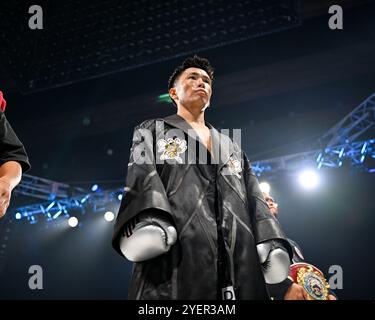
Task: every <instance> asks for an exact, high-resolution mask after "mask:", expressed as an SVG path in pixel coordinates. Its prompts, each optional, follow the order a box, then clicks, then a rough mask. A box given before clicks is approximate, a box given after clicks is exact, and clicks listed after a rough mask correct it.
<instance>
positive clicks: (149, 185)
mask: <svg viewBox="0 0 375 320" xmlns="http://www.w3.org/2000/svg"><path fill="white" fill-rule="evenodd" d="M206 125H207V126H208V127H209V128H210V130H211V138H212V152H213V155H214V158H216V159H217V161H216V162H217V164H216V165H215V167H212V165H211V164H201V163H200V161H199V160H201V159H197V156H196V154H197V150H194V147H193V146H194V143H193V144H189V143H187V144H186V145H187V148H186V150H185V148H184V146H185V143H183V141H185V142H186V140H189V139H190V141H192V140H193V141H194V139H196V136H194V135H192V134H191V131H190V132H189V131H188V130H192V128H191V127H190V125H189V124H188V123H187V122H186V121H185V120H184V119H183V118H182V117H180V116H179V115H177V114H175V115H172V116H169V117H166V118H163V119H151V120H147V121H145V122H143V123H142V124H140V125H138V126H137V127H136V128H135V131H134V137H133V146H132V148H131V154H130V161H129V165H128V172H127V178H126V187H125V192H124V196H123V199H122V203H121V206H120V209H119V212H118V216H117V219H116V223H115V228H114V235H113V242H112V243H113V246H114V248H115V249H116V250H117V252H118V253H119V254H122V253H121V251H120V248H119V239H120V237H121V235H122V234H123V232H124V225H125V224H126V223H128V222H129V221H131V220H132V219H133V218H134V217H135V216H136V215H137V214H139V213H140V212H142V211H145V210H148V211H154V212H158V213H163V214H164V215H165V217H168V218H170V220H171V222H173V224H174V225H175V227H176V230H177V234H178V240H177V243H176V244H175V245H173V246H172V247H171V248H170V250H169V251H168V252H167V253H165V254H163V255H160V256H158V257H155V258H153V259H150V260H148V261H144V262H138V263H134V265H133V272H132V279H131V284H130V288H129V294H128V297H129V299H174V300H175V299H179V300H180V299H209V300H216V299H220V297H219V293H218V283H220V281H221V280H220V279H222V278H223V277H222V275H220V274H219V273H218V270H219V271H220V270H221V269H222V268H220V265H221V264H220V260H221V258H222V256H223V255H222V254H220V252H224V254H225V256H226V259H225V260H226V261H225V264H224V265H225V266H226V267H225V268H226V271H227V272H226V273H227V279H226V280H228V281H230V284H231V285H232V286H233V288H234V293H235V298H236V299H269V295H268V292H267V289H266V285H265V281H264V277H263V273H262V269H261V265H260V263H259V258H258V254H257V250H256V245H257V244H258V243H260V242H263V241H267V240H270V239H279V240H281V241H286V238H285V236H284V234H283V232H282V230H281V227H280V225H279V223H278V221H277V220H276V219H275V218H274V217H273V216H272V214H271V213H270V211H269V209H268V206H267V204H266V202H265V201H264V198H263V196H262V192H261V191H260V189H259V185H258V180H257V178H256V176H255V174H254V172H253V171H252V169H251V166H250V163H249V161H248V159H247V156H246V155H245V153H244V152H243V151H242V150H241V149H240V148H239V147H238V145H237V144H236V143H234V142H232V140H231V139H230V138H229V137H228V136H226V135H223V134H221V133H219V132H218V131H217V130H216V129H215V128H214V127H213V126H212V125H211V124H209V123H206ZM176 129H177V130H176ZM168 139H172V140H173V141H175V142H176V141H177V142H178V143H177V144H178V145H179V146H180V148H179V150H178V152H177V151H176V150H175V151H176V152H175V153H173V152H172V153H171V156H172V158H173V157H174V156H175V157H174V158H173V159H169V160H168V161H167V160H165V159H164V162H163V163H160V162H161V158H162V156H163V154H164V152H163V150H160V146H163V145H165V141H167V140H168ZM177 139H179V140H177ZM163 141H164V142H163ZM197 145H199V146H200V147H201V149H205V148H204V147H203V148H202V146H203V145H202V144H201V143H197ZM221 147H222V148H221ZM219 148H221V154H219V155H218V154H216V153H215V151H217V150H218V149H219ZM195 149H196V148H195ZM201 149H199V150H201ZM164 151H165V150H164ZM206 151H207V150H206ZM207 152H208V151H207ZM215 154H216V157H215ZM140 157H143V158H142V159H148V160H149V161H144V163H143V164H142V163H141V162H142V161H140V160H139V159H140ZM179 158H180V159H179ZM182 158H183V160H184V161H182V162H181V159H182ZM194 159H195V160H197V161H195V163H194ZM213 171H214V172H213ZM213 202H214V205H213ZM288 250H290V248H288ZM220 272H223V271H222V270H221V271H220Z"/></svg>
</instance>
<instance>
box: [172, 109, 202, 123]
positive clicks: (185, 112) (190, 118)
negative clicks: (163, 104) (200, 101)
mask: <svg viewBox="0 0 375 320" xmlns="http://www.w3.org/2000/svg"><path fill="white" fill-rule="evenodd" d="M177 114H178V115H179V116H180V117H182V118H184V119H185V120H186V121H187V122H188V123H190V124H193V125H194V124H195V125H205V121H204V109H203V110H202V109H200V110H189V109H187V108H185V107H183V106H182V105H179V106H178V111H177Z"/></svg>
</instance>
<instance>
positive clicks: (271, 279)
mask: <svg viewBox="0 0 375 320" xmlns="http://www.w3.org/2000/svg"><path fill="white" fill-rule="evenodd" d="M257 251H258V255H259V261H260V263H261V264H262V270H263V275H264V279H265V281H266V283H267V284H276V283H280V282H282V281H284V280H285V279H286V278H287V277H288V274H289V268H290V259H289V254H288V252H287V251H286V250H285V248H284V247H283V245H282V244H281V243H280V242H279V241H275V240H268V241H266V242H262V243H260V244H258V245H257Z"/></svg>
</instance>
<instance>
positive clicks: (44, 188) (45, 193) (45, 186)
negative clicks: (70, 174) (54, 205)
mask: <svg viewBox="0 0 375 320" xmlns="http://www.w3.org/2000/svg"><path fill="white" fill-rule="evenodd" d="M14 192H15V193H18V194H21V195H24V196H29V197H33V198H38V199H44V200H54V199H59V198H62V199H65V198H68V197H72V196H74V195H77V194H82V193H86V192H85V190H83V189H80V188H72V187H71V186H69V185H68V184H65V183H61V182H56V181H52V180H48V179H44V178H40V177H36V176H31V175H28V174H24V175H23V176H22V181H21V183H20V184H19V185H18V186H17V188H16V189H14Z"/></svg>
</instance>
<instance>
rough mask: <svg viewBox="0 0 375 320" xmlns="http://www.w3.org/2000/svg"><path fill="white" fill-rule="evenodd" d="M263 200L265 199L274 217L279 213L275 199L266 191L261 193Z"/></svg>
mask: <svg viewBox="0 0 375 320" xmlns="http://www.w3.org/2000/svg"><path fill="white" fill-rule="evenodd" d="M263 196H264V200H266V202H267V205H268V208H270V211H271V213H272V214H273V215H274V217H276V216H277V214H278V213H279V206H278V204H277V203H276V202H275V200H274V199H273V198H272V197H271V196H270V195H269V194H267V193H263Z"/></svg>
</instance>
